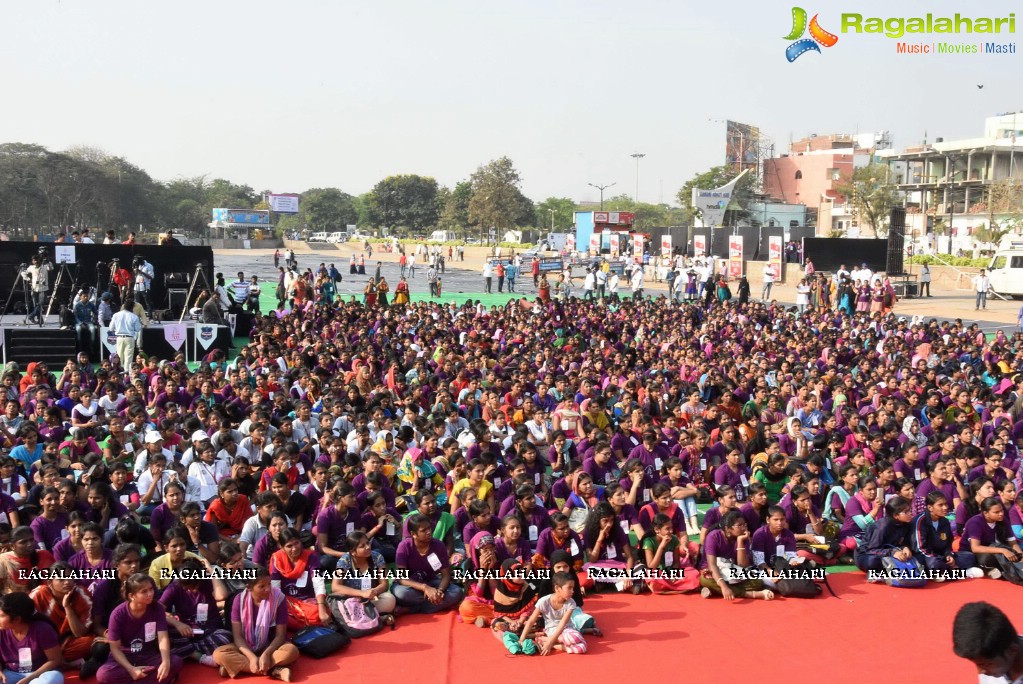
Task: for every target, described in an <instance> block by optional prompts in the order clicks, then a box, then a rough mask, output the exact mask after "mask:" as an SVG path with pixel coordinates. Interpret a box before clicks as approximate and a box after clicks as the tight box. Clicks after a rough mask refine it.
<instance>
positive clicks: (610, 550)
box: [607, 544, 618, 560]
mask: <svg viewBox="0 0 1023 684" xmlns="http://www.w3.org/2000/svg"><path fill="white" fill-rule="evenodd" d="M607 558H608V560H612V559H615V558H618V549H616V548H615V545H614V544H608V545H607Z"/></svg>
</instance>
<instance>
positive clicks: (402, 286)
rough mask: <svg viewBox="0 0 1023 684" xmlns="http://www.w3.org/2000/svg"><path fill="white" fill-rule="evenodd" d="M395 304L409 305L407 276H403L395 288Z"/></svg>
mask: <svg viewBox="0 0 1023 684" xmlns="http://www.w3.org/2000/svg"><path fill="white" fill-rule="evenodd" d="M394 303H395V304H396V305H399V304H408V303H409V289H408V281H407V280H405V276H402V277H401V280H399V281H398V284H397V285H395V286H394Z"/></svg>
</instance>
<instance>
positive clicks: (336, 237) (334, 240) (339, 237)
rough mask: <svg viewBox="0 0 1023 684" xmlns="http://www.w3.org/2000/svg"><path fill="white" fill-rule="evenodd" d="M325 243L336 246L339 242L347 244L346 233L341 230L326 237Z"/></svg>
mask: <svg viewBox="0 0 1023 684" xmlns="http://www.w3.org/2000/svg"><path fill="white" fill-rule="evenodd" d="M327 242H330V243H331V244H338V243H340V242H348V233H346V232H345V231H343V230H339V231H337V232H334V233H331V234H330V235H328V236H327Z"/></svg>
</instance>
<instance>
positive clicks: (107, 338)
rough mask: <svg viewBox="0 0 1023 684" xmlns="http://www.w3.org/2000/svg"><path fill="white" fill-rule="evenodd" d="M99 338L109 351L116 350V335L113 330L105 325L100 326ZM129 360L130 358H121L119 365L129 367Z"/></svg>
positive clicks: (113, 351)
mask: <svg viewBox="0 0 1023 684" xmlns="http://www.w3.org/2000/svg"><path fill="white" fill-rule="evenodd" d="M99 339H100V341H101V342H102V343H103V346H104V347H106V349H107V351H108V352H109V353H111V354H114V353H116V352H117V335H115V334H114V331H113V330H111V329H110V328H108V327H105V326H104V327H102V328H100V329H99ZM131 361H132V360H131V359H121V365H123V366H126V367H130V366H131Z"/></svg>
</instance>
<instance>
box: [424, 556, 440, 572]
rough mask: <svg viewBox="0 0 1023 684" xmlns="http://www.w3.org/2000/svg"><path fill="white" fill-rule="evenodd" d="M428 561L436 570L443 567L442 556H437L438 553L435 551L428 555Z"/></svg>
mask: <svg viewBox="0 0 1023 684" xmlns="http://www.w3.org/2000/svg"><path fill="white" fill-rule="evenodd" d="M426 562H427V563H429V564H430V567H431V568H433V569H434V570H440V568H441V562H440V558H437V554H435V553H431V554H430V555H429V556H427V557H426Z"/></svg>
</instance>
